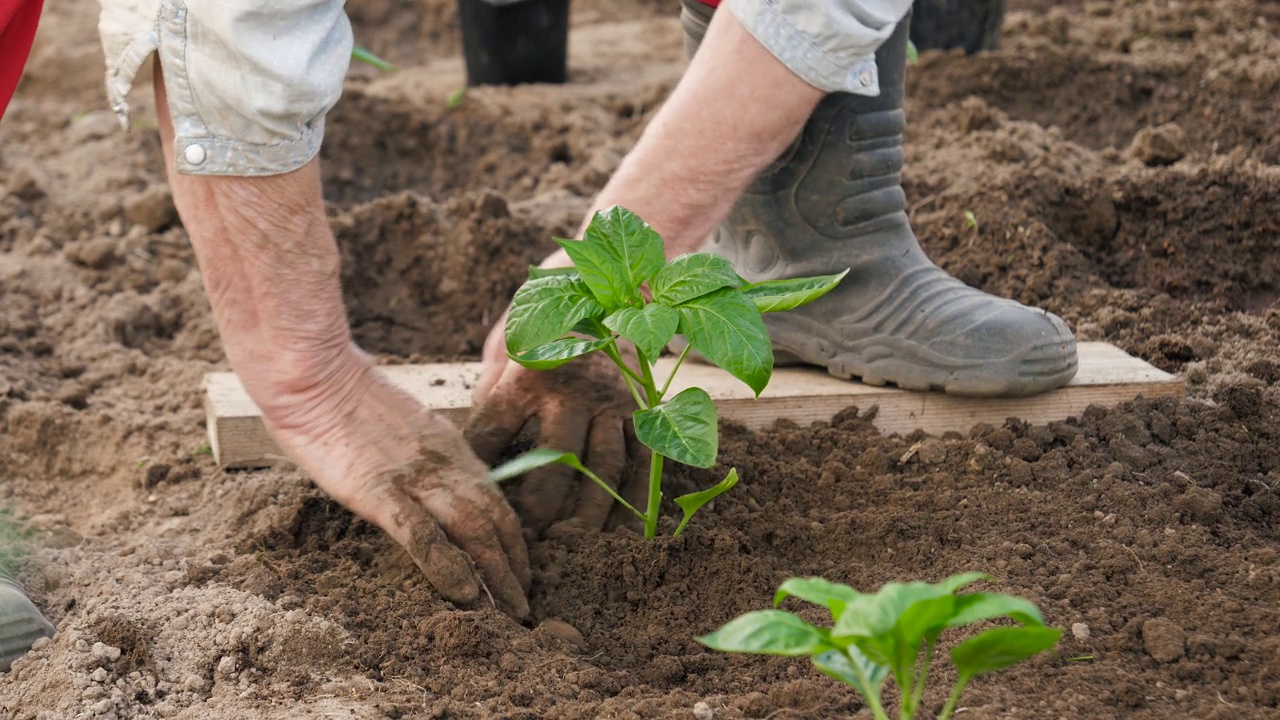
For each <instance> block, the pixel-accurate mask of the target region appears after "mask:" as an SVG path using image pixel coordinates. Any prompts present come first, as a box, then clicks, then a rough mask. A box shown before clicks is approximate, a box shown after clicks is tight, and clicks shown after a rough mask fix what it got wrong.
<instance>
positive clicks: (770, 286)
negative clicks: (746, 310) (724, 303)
mask: <svg viewBox="0 0 1280 720" xmlns="http://www.w3.org/2000/svg"><path fill="white" fill-rule="evenodd" d="M848 274H849V271H848V270H845V271H844V272H842V273H840V274H839V275H823V276H822V277H812V278H793V279H790V280H769V281H766V282H761V283H756V284H754V285H748V286H747V287H744V288H742V294H743V295H746V296H747V298H748V299H750V300H751V301H752V302H754V303H755V304H756V307H758V308H760V312H762V313H767V312H782V311H784V310H794V309H795V308H798V307H800V306H801V305H808V304H809V303H811V302H813V301H814V300H817V299H818V298H820V297H822V296H823V295H826V294H827V293H829V292H831V291H832V290H833V289H835V286H836V285H839V284H840V281H841V280H843V279H844V276H845V275H848Z"/></svg>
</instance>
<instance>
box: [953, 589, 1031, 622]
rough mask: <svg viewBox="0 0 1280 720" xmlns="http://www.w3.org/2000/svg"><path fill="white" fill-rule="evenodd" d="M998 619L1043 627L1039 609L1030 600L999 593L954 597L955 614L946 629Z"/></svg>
mask: <svg viewBox="0 0 1280 720" xmlns="http://www.w3.org/2000/svg"><path fill="white" fill-rule="evenodd" d="M998 617H1010V618H1013V619H1014V620H1016V621H1018V622H1019V623H1021V624H1023V625H1032V626H1036V625H1044V618H1043V617H1042V616H1041V615H1040V608H1037V607H1036V606H1035V603H1033V602H1031V601H1030V600H1024V599H1022V598H1020V597H1014V596H1012V595H1003V594H1001V593H969V594H967V595H957V596H956V607H955V613H954V614H953V615H952V616H951V619H950V620H949V621H948V622H947V627H962V626H964V625H972V624H973V623H976V622H981V621H983V620H991V619H994V618H998Z"/></svg>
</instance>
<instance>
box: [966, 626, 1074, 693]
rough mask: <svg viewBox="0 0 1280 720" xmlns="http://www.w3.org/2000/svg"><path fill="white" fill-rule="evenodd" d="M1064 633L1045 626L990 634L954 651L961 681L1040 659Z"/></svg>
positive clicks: (994, 631) (999, 630) (968, 642)
mask: <svg viewBox="0 0 1280 720" xmlns="http://www.w3.org/2000/svg"><path fill="white" fill-rule="evenodd" d="M1061 636H1062V631H1061V630H1059V629H1058V628H1047V627H1042V626H1030V627H1002V628H995V629H994V630H988V631H986V632H984V633H982V634H981V635H976V636H974V637H971V638H969V639H968V640H965V641H964V642H962V643H960V644H959V645H957V646H955V647H954V648H952V649H951V662H953V663H955V666H956V670H957V671H959V673H960V678H961V681H967V680H969V679H972V678H975V677H977V676H979V675H985V674H986V673H989V672H995V671H996V670H1002V669H1004V668H1007V667H1009V666H1010V665H1016V664H1018V663H1020V662H1022V661H1023V660H1026V659H1027V658H1030V657H1032V656H1034V655H1037V654H1039V653H1041V652H1044V651H1045V650H1048V649H1049V648H1051V647H1053V646H1054V644H1055V643H1057V642H1058V638H1059V637H1061Z"/></svg>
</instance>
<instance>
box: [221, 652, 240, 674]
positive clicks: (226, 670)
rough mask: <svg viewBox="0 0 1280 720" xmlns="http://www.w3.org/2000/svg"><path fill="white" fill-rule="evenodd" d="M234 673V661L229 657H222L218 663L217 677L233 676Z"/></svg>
mask: <svg viewBox="0 0 1280 720" xmlns="http://www.w3.org/2000/svg"><path fill="white" fill-rule="evenodd" d="M235 672H236V659H235V658H233V657H231V656H230V655H223V656H222V659H221V660H219V661H218V674H219V675H234V674H235Z"/></svg>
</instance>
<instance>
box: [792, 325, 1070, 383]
mask: <svg viewBox="0 0 1280 720" xmlns="http://www.w3.org/2000/svg"><path fill="white" fill-rule="evenodd" d="M781 334H783V333H776V334H775V343H776V349H775V352H774V355H775V362H776V363H777V364H778V365H815V366H817V367H825V368H826V369H827V372H828V373H830V374H831V375H833V376H835V377H838V378H840V379H842V380H852V379H854V378H858V379H859V380H861V381H862V382H863V383H864V384H867V385H875V386H883V385H890V384H892V385H896V386H897V387H900V388H903V389H905V390H916V391H921V392H925V391H931V390H937V391H942V392H945V393H947V394H948V395H955V396H961V397H1022V396H1027V395H1036V394H1039V393H1042V392H1047V391H1049V390H1055V389H1057V388H1060V387H1062V386H1063V385H1066V384H1067V383H1068V382H1070V381H1071V379H1072V378H1073V377H1075V375H1076V371H1077V370H1078V367H1079V365H1078V359H1077V357H1076V342H1075V339H1074V338H1073V339H1070V340H1062V339H1054V340H1050V341H1046V342H1043V343H1039V344H1036V345H1033V346H1030V347H1026V348H1023V349H1021V350H1019V351H1018V352H1015V353H1013V354H1011V355H1008V356H1006V357H1004V358H998V359H984V360H983V361H981V362H962V361H957V360H954V359H951V358H944V357H937V356H929V355H927V354H926V353H924V352H922V351H921V349H920V348H919V347H918V346H916V345H914V344H912V343H907V342H904V341H902V340H901V339H898V338H894V337H886V336H881V337H872V338H867V339H865V340H863V341H860V342H858V343H856V344H854V346H853V347H845V348H841V349H840V350H839V351H838V352H834V353H832V354H831V355H830V356H828V357H822V358H820V357H805V356H804V355H802V354H800V353H799V352H798V351H795V350H789V349H788V348H787V345H788V343H786V342H785V340H782V339H780V338H778V337H777V335H781ZM824 344H825V343H824Z"/></svg>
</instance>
